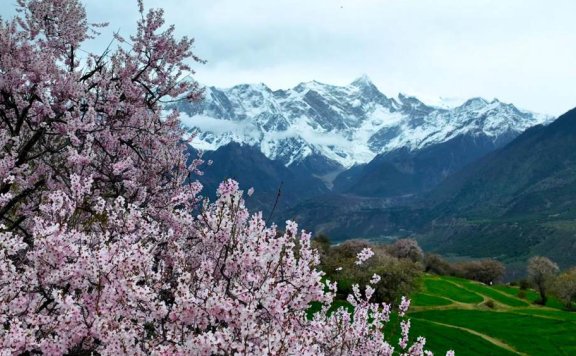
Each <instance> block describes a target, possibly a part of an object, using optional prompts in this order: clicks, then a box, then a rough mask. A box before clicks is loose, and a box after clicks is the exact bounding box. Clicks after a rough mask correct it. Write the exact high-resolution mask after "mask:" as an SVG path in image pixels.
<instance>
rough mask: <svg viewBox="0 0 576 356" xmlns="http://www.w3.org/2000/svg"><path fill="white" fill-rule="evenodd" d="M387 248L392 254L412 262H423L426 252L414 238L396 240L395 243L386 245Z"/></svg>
mask: <svg viewBox="0 0 576 356" xmlns="http://www.w3.org/2000/svg"><path fill="white" fill-rule="evenodd" d="M386 250H387V251H388V253H389V254H390V255H391V256H394V257H396V258H406V259H409V260H411V261H412V262H421V261H422V260H423V259H424V252H423V251H422V249H421V248H420V246H419V245H418V242H416V240H414V239H400V240H396V242H394V243H393V244H391V245H388V246H386Z"/></svg>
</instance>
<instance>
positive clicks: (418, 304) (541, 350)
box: [409, 276, 576, 355]
mask: <svg viewBox="0 0 576 356" xmlns="http://www.w3.org/2000/svg"><path fill="white" fill-rule="evenodd" d="M518 293H519V289H518V288H515V287H509V286H493V287H491V286H486V285H484V284H481V283H477V282H473V281H469V280H464V279H459V278H454V277H439V276H426V277H425V278H424V281H423V288H422V290H421V291H420V292H418V293H416V294H415V295H413V296H412V298H411V299H412V306H411V311H410V314H409V316H410V319H411V323H412V329H411V335H412V336H413V337H414V338H415V337H416V336H419V335H423V336H425V337H426V339H427V346H428V349H429V350H431V351H433V352H434V353H435V354H444V353H445V352H446V351H447V350H449V349H454V350H455V351H456V354H457V355H513V354H517V355H576V313H571V312H567V311H564V310H562V305H561V303H559V302H558V301H557V300H554V299H553V298H551V300H550V301H549V302H548V304H547V305H546V306H538V305H534V304H533V302H534V300H536V298H537V294H536V292H534V291H531V290H527V291H525V297H524V298H520V297H518V295H519V294H518Z"/></svg>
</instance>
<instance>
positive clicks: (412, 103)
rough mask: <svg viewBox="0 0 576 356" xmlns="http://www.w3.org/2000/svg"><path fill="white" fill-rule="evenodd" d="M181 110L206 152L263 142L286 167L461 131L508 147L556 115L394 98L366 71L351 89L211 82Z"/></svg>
mask: <svg viewBox="0 0 576 356" xmlns="http://www.w3.org/2000/svg"><path fill="white" fill-rule="evenodd" d="M177 108H178V109H179V110H180V111H181V112H183V113H184V115H183V122H184V125H185V126H186V127H187V128H188V129H189V130H190V132H193V131H196V132H197V136H196V137H195V140H194V141H193V145H195V147H196V148H198V149H202V150H210V151H213V150H215V149H217V148H218V147H221V146H223V145H225V144H227V143H229V142H232V141H234V142H239V143H244V144H248V145H252V146H257V147H258V148H259V149H260V151H261V152H262V153H263V154H264V155H266V156H267V157H268V158H270V159H273V160H278V161H280V162H282V163H283V164H284V165H285V166H291V165H298V164H300V163H301V162H303V161H305V160H306V159H307V158H308V157H311V156H315V157H316V159H315V160H316V161H319V159H320V158H321V159H322V160H323V161H324V163H325V165H327V166H331V167H333V168H334V169H337V168H350V167H352V166H354V165H357V164H365V163H368V162H370V161H371V160H372V159H374V158H375V157H376V156H377V155H378V154H383V153H387V152H390V151H394V150H397V149H399V148H408V149H410V150H412V151H416V150H420V149H423V148H426V147H428V146H431V145H434V144H438V143H442V142H445V141H448V140H450V139H452V138H454V137H457V136H459V135H471V136H485V137H488V138H490V139H491V140H493V141H494V142H495V143H496V144H495V146H500V145H501V144H500V143H498V141H503V142H508V141H509V140H510V139H511V138H513V137H515V136H517V135H518V134H519V133H521V132H523V131H524V130H525V129H527V128H528V127H531V126H534V125H537V124H541V123H547V122H549V121H550V120H551V117H549V116H545V115H537V114H533V113H530V112H527V111H522V110H519V109H518V108H516V107H515V106H514V105H512V104H505V103H502V102H500V101H498V100H497V99H495V100H492V101H488V100H485V99H481V98H472V99H469V100H467V101H466V102H464V103H463V104H462V105H459V106H457V107H455V108H453V109H446V108H441V107H435V106H431V105H426V104H424V103H423V102H422V101H420V100H418V99H417V98H415V97H413V96H408V95H405V94H399V95H398V96H397V97H396V98H394V97H388V96H386V95H385V94H383V93H382V92H380V91H379V90H378V88H377V87H376V86H375V85H374V83H372V82H371V81H370V79H369V78H368V77H366V76H364V77H360V78H358V79H356V80H355V81H353V82H352V83H351V84H349V85H346V86H336V85H330V84H323V83H320V82H317V81H311V82H307V83H300V84H298V85H296V86H295V87H293V88H291V89H279V90H272V89H270V88H269V87H267V86H266V85H265V84H262V83H261V84H240V85H236V86H233V87H232V88H228V89H218V88H215V87H207V88H206V93H205V100H204V101H203V102H201V103H197V104H180V105H179V106H177ZM316 173H326V171H324V172H316Z"/></svg>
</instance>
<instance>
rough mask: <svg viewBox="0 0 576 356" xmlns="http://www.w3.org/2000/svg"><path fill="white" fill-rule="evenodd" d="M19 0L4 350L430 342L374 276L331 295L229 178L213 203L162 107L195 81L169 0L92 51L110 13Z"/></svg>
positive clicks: (291, 241)
mask: <svg viewBox="0 0 576 356" xmlns="http://www.w3.org/2000/svg"><path fill="white" fill-rule="evenodd" d="M17 4H18V14H17V15H16V16H15V17H14V18H13V19H11V20H0V353H2V354H4V353H14V354H20V353H42V354H47V355H58V354H74V353H95V354H114V355H116V354H166V355H168V354H170V355H172V354H231V353H240V354H296V353H302V354H381V355H387V354H392V353H399V354H415V355H418V354H423V353H425V351H424V343H425V340H424V339H423V338H418V339H416V341H414V342H413V343H412V344H410V343H409V321H408V320H403V321H402V322H401V323H402V324H401V333H400V335H399V336H400V337H399V339H400V340H398V337H397V339H396V341H395V342H392V341H393V340H391V342H392V344H394V345H396V346H395V347H393V346H392V344H390V343H388V342H387V341H386V340H385V338H384V337H383V333H382V329H383V326H384V325H385V323H386V322H388V321H389V317H390V313H391V310H390V307H389V306H388V305H378V304H375V303H371V302H370V296H371V294H372V293H373V289H372V288H371V287H370V286H367V287H366V288H365V289H364V290H365V292H364V293H361V292H360V288H359V287H358V286H356V287H355V288H354V293H353V295H351V296H350V297H349V298H348V300H349V302H350V303H351V304H352V305H353V306H354V311H353V313H352V314H351V313H349V312H348V311H346V310H345V309H340V310H337V311H335V312H333V313H329V310H328V309H329V307H330V305H331V303H332V301H333V298H334V291H335V288H336V286H335V284H334V283H331V282H330V281H324V280H323V278H322V277H323V273H322V272H321V271H318V270H317V269H316V266H317V265H318V262H319V261H318V254H317V252H316V251H315V250H313V249H311V247H310V235H309V234H307V233H305V232H300V231H298V228H297V225H296V224H295V223H293V222H287V225H286V228H285V231H284V232H279V231H278V230H277V229H276V227H275V226H271V227H267V226H266V224H265V223H264V220H263V219H262V216H261V214H259V213H256V214H253V215H250V214H249V213H248V211H247V210H246V208H245V207H244V201H243V196H242V192H241V191H239V190H238V184H237V183H236V182H234V181H231V180H228V181H225V182H223V183H222V184H221V185H220V187H219V189H218V192H217V194H218V198H217V199H216V201H214V202H212V203H209V202H208V201H206V200H202V198H201V196H200V194H199V193H200V191H201V185H200V184H199V183H197V182H193V183H188V182H192V181H194V180H193V179H190V176H191V175H194V174H197V173H198V166H199V165H200V164H201V163H202V161H201V160H200V159H195V160H192V161H189V160H188V157H187V155H186V142H184V141H183V138H182V137H183V134H184V132H183V131H182V129H181V128H180V124H179V121H178V113H177V112H175V111H172V112H170V113H169V114H165V111H163V108H164V105H165V103H166V102H167V101H170V100H175V99H178V100H197V99H199V98H200V96H201V90H200V89H199V87H198V85H197V84H196V82H194V81H193V80H191V79H188V80H182V78H184V77H185V75H186V74H190V73H191V69H190V68H189V67H188V65H187V64H186V63H187V62H193V61H200V59H198V58H197V57H196V56H194V55H193V54H192V52H191V47H192V40H190V39H188V38H183V39H181V40H176V39H175V38H174V28H173V27H172V26H169V27H165V26H164V20H163V12H162V10H150V11H147V12H146V11H145V10H144V8H143V5H142V3H141V2H139V10H140V14H141V19H140V20H139V21H138V26H137V31H136V33H135V34H134V35H133V36H131V37H130V38H128V39H124V38H121V37H120V36H119V35H116V36H115V40H116V43H117V45H115V47H117V48H116V49H114V50H111V49H110V48H108V49H107V50H105V51H104V52H103V53H100V54H87V53H86V52H84V51H83V50H82V48H81V45H82V44H83V42H85V40H87V39H89V38H91V37H93V36H96V35H97V30H98V28H99V27H102V26H105V24H89V23H88V22H87V19H86V13H85V9H84V8H83V6H82V5H81V4H80V3H79V2H78V1H77V0H18V1H17ZM370 255H371V253H370V251H364V252H363V253H362V254H361V256H359V263H361V262H362V261H363V260H364V259H366V258H369V257H370ZM374 279H375V280H377V279H378V276H375V277H374ZM314 301H316V302H320V303H321V304H322V306H323V307H322V308H321V310H320V311H319V312H317V313H315V314H314V315H313V316H312V317H307V310H308V309H309V305H310V303H311V302H314ZM408 304H409V302H408V301H406V300H405V301H404V302H403V303H402V305H401V306H400V310H399V314H400V316H401V317H404V313H405V312H406V309H407V307H408Z"/></svg>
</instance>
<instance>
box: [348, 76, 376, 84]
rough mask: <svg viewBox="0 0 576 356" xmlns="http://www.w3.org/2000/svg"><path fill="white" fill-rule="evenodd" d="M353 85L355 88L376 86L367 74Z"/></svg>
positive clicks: (357, 79)
mask: <svg viewBox="0 0 576 356" xmlns="http://www.w3.org/2000/svg"><path fill="white" fill-rule="evenodd" d="M351 85H353V86H355V87H365V86H369V87H372V86H374V83H372V81H371V80H370V78H369V77H368V76H367V75H366V74H362V76H360V77H358V78H356V79H355V80H354V81H353V82H352V83H351Z"/></svg>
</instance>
